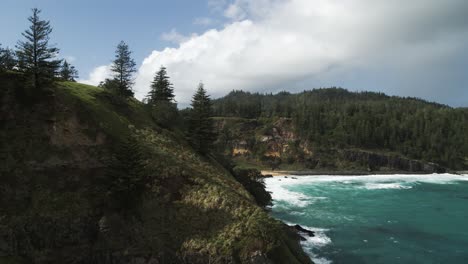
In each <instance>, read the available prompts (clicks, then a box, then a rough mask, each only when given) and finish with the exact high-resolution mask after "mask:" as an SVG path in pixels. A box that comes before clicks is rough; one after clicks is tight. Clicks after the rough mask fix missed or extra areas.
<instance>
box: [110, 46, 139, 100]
mask: <svg viewBox="0 0 468 264" xmlns="http://www.w3.org/2000/svg"><path fill="white" fill-rule="evenodd" d="M131 55H132V52H131V51H130V49H129V47H128V45H127V44H126V43H125V42H123V41H121V42H120V43H119V45H117V49H116V51H115V60H114V61H113V63H112V66H111V70H112V71H113V72H114V80H116V81H117V82H118V85H119V86H118V88H117V89H118V90H117V91H116V92H117V93H118V94H119V95H121V96H124V97H130V96H133V91H132V85H133V74H134V73H135V72H136V68H135V66H136V63H135V61H134V60H133V59H132V57H131Z"/></svg>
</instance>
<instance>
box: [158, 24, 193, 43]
mask: <svg viewBox="0 0 468 264" xmlns="http://www.w3.org/2000/svg"><path fill="white" fill-rule="evenodd" d="M196 36H197V34H195V33H194V34H192V35H190V36H185V35H183V34H180V33H179V32H177V30H176V29H174V28H173V29H171V31H169V32H165V33H163V34H162V35H161V39H163V40H165V41H169V42H172V43H174V44H180V43H182V42H184V41H187V40H189V39H190V38H194V37H196Z"/></svg>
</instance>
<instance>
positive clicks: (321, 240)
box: [284, 221, 332, 264]
mask: <svg viewBox="0 0 468 264" xmlns="http://www.w3.org/2000/svg"><path fill="white" fill-rule="evenodd" d="M284 222H285V223H286V224H288V225H295V223H291V222H287V221H284ZM301 226H302V227H303V228H305V229H307V230H310V231H313V232H314V236H313V237H310V236H308V235H307V234H302V237H304V238H305V240H304V241H301V246H302V248H303V249H304V252H306V254H307V255H308V256H309V257H310V258H311V259H312V261H313V262H314V263H317V264H331V263H332V261H331V260H329V259H327V258H323V257H320V256H318V255H317V254H316V253H314V250H316V249H318V248H321V247H324V246H326V245H329V244H331V243H332V240H331V238H330V237H328V236H327V234H326V232H327V231H329V229H325V228H317V227H310V226H305V225H301ZM299 233H300V232H299Z"/></svg>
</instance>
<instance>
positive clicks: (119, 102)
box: [0, 73, 310, 263]
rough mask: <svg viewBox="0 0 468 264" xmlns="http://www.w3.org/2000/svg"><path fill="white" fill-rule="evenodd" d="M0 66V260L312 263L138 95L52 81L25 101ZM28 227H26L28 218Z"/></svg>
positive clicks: (294, 240) (18, 83)
mask: <svg viewBox="0 0 468 264" xmlns="http://www.w3.org/2000/svg"><path fill="white" fill-rule="evenodd" d="M16 77H17V76H16V74H13V73H7V74H0V85H1V89H0V96H1V98H2V102H3V105H2V107H3V109H4V110H5V111H6V112H8V113H14V115H7V116H2V121H3V122H2V127H3V128H5V129H2V130H0V140H1V142H6V144H1V145H0V146H1V147H0V157H1V158H2V161H3V162H2V165H1V166H0V172H1V173H0V174H1V177H0V185H1V186H2V188H0V197H2V198H1V199H0V215H1V216H2V217H1V218H0V227H1V228H0V242H1V245H2V248H1V250H2V251H1V252H2V255H1V256H0V262H4V261H7V260H8V261H10V262H12V263H28V262H32V261H34V262H36V263H64V262H65V263H92V262H94V263H104V262H118V261H124V262H136V261H139V260H140V259H142V258H143V259H151V260H152V261H154V262H156V261H157V262H160V263H167V262H170V263H206V262H211V263H225V262H226V261H228V260H232V259H234V260H235V261H236V262H239V263H249V261H250V260H251V258H252V256H253V254H257V253H258V254H261V255H260V256H259V257H265V258H266V257H267V256H268V257H269V258H270V259H271V260H272V261H273V262H274V263H284V261H286V259H287V260H288V262H289V263H310V260H308V259H307V256H305V254H304V253H302V252H301V249H300V247H299V244H298V242H297V238H294V237H291V235H290V233H289V232H287V231H286V230H285V227H284V226H283V225H282V224H281V223H280V222H278V221H276V220H274V219H272V218H271V217H269V216H268V214H267V212H265V211H264V210H263V209H261V208H260V207H258V206H257V205H256V202H255V200H254V198H253V197H252V196H251V195H250V194H249V193H248V192H247V191H246V190H245V188H244V187H242V185H241V184H239V183H238V182H237V181H236V180H235V179H234V177H233V176H232V175H231V174H230V173H229V172H228V171H227V170H225V169H224V168H223V167H222V166H220V165H219V164H218V163H217V162H216V161H215V160H213V159H211V158H209V157H202V156H200V155H199V154H198V153H196V152H194V151H193V148H191V147H190V146H189V144H188V143H187V142H186V141H185V139H184V137H182V136H180V135H179V134H178V133H174V132H171V131H168V130H165V129H162V128H161V127H159V126H158V125H157V124H155V123H154V122H153V120H152V118H151V116H150V114H149V113H148V112H147V111H146V107H145V105H143V104H142V103H140V102H138V101H137V100H135V99H132V98H122V97H120V96H117V95H115V94H114V93H111V92H109V91H107V90H105V89H102V88H98V87H93V86H88V85H83V84H79V83H74V82H59V83H56V85H55V86H54V87H52V88H51V89H53V92H54V94H55V95H56V96H55V97H54V99H53V100H52V101H49V100H48V99H47V98H44V99H43V100H42V101H40V102H38V103H36V104H34V105H33V106H30V107H24V106H23V105H22V103H21V100H19V97H18V96H19V95H16V94H15V90H16V89H18V87H19V86H21V85H22V78H16ZM26 227H27V229H26Z"/></svg>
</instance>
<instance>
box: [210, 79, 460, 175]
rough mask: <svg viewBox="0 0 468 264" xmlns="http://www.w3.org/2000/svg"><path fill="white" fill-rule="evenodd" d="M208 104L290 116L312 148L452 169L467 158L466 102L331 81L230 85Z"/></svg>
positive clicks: (220, 110) (239, 112)
mask: <svg viewBox="0 0 468 264" xmlns="http://www.w3.org/2000/svg"><path fill="white" fill-rule="evenodd" d="M213 107H214V114H215V116H222V117H242V118H249V119H255V118H273V119H275V118H278V117H287V118H292V120H293V123H294V125H295V128H296V130H297V131H296V132H297V134H298V135H299V137H300V138H301V139H303V140H308V141H310V142H311V143H312V144H313V146H314V147H315V148H329V147H337V148H350V147H353V148H356V147H357V148H363V149H372V150H388V151H395V152H399V153H401V154H403V155H405V156H408V157H410V158H414V159H421V160H426V161H432V162H437V163H440V164H441V165H444V166H448V167H450V168H456V169H460V168H463V167H464V166H466V163H467V157H468V133H467V131H468V109H466V108H452V107H449V106H446V105H441V104H437V103H431V102H427V101H424V100H421V99H418V98H408V97H406V98H403V97H397V96H387V95H385V94H383V93H375V92H350V91H347V90H345V89H342V88H336V87H333V88H326V89H314V90H311V91H304V92H301V93H297V94H291V93H289V92H280V93H277V94H259V93H249V92H244V91H232V92H231V93H229V94H228V95H227V96H225V97H223V98H220V99H217V100H214V102H213Z"/></svg>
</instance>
